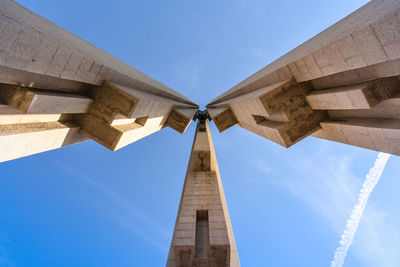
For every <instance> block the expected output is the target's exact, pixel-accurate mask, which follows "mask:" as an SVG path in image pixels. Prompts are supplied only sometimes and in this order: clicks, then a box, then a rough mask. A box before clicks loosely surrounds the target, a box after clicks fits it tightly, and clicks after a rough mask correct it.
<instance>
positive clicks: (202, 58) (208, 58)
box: [0, 0, 400, 267]
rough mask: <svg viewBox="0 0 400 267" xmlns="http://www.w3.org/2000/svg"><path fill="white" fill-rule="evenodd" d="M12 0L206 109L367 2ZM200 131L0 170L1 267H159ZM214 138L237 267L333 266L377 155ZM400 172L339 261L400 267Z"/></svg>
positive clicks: (388, 178) (389, 178)
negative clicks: (210, 103)
mask: <svg viewBox="0 0 400 267" xmlns="http://www.w3.org/2000/svg"><path fill="white" fill-rule="evenodd" d="M18 2H19V3H21V4H22V5H24V6H26V7H28V8H29V9H31V10H33V11H34V12H36V13H38V14H40V15H41V16H43V17H45V18H47V19H49V20H50V21H52V22H54V23H56V24H57V25H59V26H61V27H63V28H65V29H67V30H69V31H70V32H72V33H74V34H76V35H78V36H80V37H81V38H83V39H85V40H87V41H89V42H91V43H92V44H94V45H96V46H98V47H100V48H101V49H103V50H105V51H107V52H108V53H110V54H112V55H113V56H116V57H117V58H119V59H121V60H123V61H125V62H127V63H128V64H130V65H132V66H134V67H135V68H137V69H139V70H141V71H143V72H145V73H146V74H148V75H150V76H152V77H153V78H155V79H157V80H159V81H161V82H163V83H165V84H166V85H168V86H170V87H172V88H174V89H176V90H178V91H179V92H181V93H183V94H185V95H186V96H188V97H190V98H191V99H193V100H194V101H196V102H197V103H198V104H200V105H201V106H202V107H204V106H205V105H206V104H207V103H208V102H209V101H210V100H211V99H213V98H214V97H216V96H217V95H219V94H221V93H223V92H224V91H226V90H227V89H229V88H231V87H232V86H234V85H235V84H237V83H238V82H240V81H242V80H243V79H244V78H246V77H247V76H249V75H251V74H252V73H254V72H256V71H257V70H259V69H260V68H262V67H263V66H265V65H266V64H268V63H270V62H272V61H273V60H275V59H277V58H278V57H280V56H281V55H283V54H285V53H286V52H288V51H290V50H291V49H293V48H295V47H296V46H298V45H300V44H301V43H303V42H304V41H306V40H308V39H309V38H311V37H312V36H314V35H315V34H317V33H318V32H320V31H322V30H324V29H325V28H327V27H328V26H330V25H331V24H333V23H335V22H337V21H338V20H340V19H341V18H343V17H344V16H346V15H348V14H350V13H351V12H353V11H354V10H356V9H357V8H359V7H360V6H362V5H363V4H365V3H366V2H367V1H361V0H353V1H347V0H326V1H321V0H309V1H304V0H291V1H289V0H281V1H263V0H252V1H250V0H249V1H246V0H231V1H227V0H226V1H222V0H220V1H215V0H203V1H187V0H181V1H178V0H170V1H161V0H158V1H156V0H146V1H128V0H125V1H124V0H113V1H105V0H96V1H94V0H91V1H89V0H85V1H82V0H80V1H77V0H68V1H67V0H57V1H54V0H35V1H29V0H19V1H18ZM194 127H195V125H194V124H191V126H190V127H189V128H188V130H187V132H186V133H185V134H184V135H180V134H178V133H177V132H175V131H173V130H171V129H169V128H168V129H164V130H162V131H160V132H158V133H155V134H153V135H151V136H149V137H147V138H145V139H142V140H139V141H138V142H136V143H133V144H131V145H129V146H127V147H125V148H123V149H121V150H119V151H117V152H110V151H108V150H107V149H105V148H103V147H102V146H101V145H99V144H97V143H95V142H93V141H89V142H86V143H82V144H78V145H73V146H70V147H66V148H63V149H59V150H56V151H51V152H46V153H41V154H38V155H34V156H30V157H26V158H22V159H18V160H13V161H9V162H5V163H2V164H0V266H164V265H165V262H166V258H167V254H168V253H167V252H168V249H169V244H170V241H171V237H172V231H173V227H174V223H175V216H176V213H177V209H178V204H179V199H180V194H181V190H182V186H183V181H184V176H185V171H186V165H187V162H188V156H189V153H190V148H191V143H192V139H193V135H194ZM212 134H213V138H214V143H215V147H216V153H217V157H218V162H219V165H220V170H221V174H222V182H223V185H224V189H225V193H226V198H227V202H228V207H229V211H230V216H231V220H232V225H233V230H234V234H235V238H236V243H237V247H238V252H239V257H240V259H241V263H242V266H244V267H248V266H250V267H251V266H291V267H292V266H296V267H298V266H307V267H309V266H318V267H319V266H329V265H330V261H331V260H332V258H333V253H334V250H335V248H336V247H337V245H338V241H339V240H340V234H341V232H342V231H343V229H344V228H345V224H346V220H347V219H348V216H349V214H350V212H351V209H352V206H353V205H354V204H355V202H356V199H357V195H358V191H359V189H360V187H361V184H362V182H363V180H364V177H365V175H366V173H367V172H368V170H369V169H370V168H371V167H372V165H373V162H374V160H375V158H376V155H377V153H376V152H374V151H369V150H365V149H361V148H356V147H350V146H347V145H342V144H338V143H333V142H329V141H324V140H319V139H316V138H312V137H309V138H307V139H305V140H303V141H302V142H300V143H298V144H296V145H294V146H293V147H291V148H290V149H288V150H287V149H285V148H282V147H280V146H278V145H276V144H274V143H272V142H270V141H268V140H266V139H263V138H261V137H258V136H256V135H254V134H252V133H250V132H247V131H245V130H244V129H241V128H239V127H233V128H231V129H230V130H228V131H225V132H224V133H222V134H219V133H218V131H217V130H216V128H215V126H214V125H212ZM399 166H400V159H399V157H396V156H392V157H391V159H390V160H389V162H388V165H387V168H386V170H385V172H384V174H383V177H382V180H381V181H380V182H379V184H378V185H377V187H376V189H375V191H374V192H373V193H372V195H371V198H370V201H369V202H368V205H367V208H366V211H365V214H364V217H363V218H362V221H361V224H360V228H359V230H358V232H357V234H356V236H355V241H354V244H353V245H352V247H351V248H350V250H349V254H348V256H347V258H346V262H345V266H377V267H378V266H379V267H382V266H386V267H391V266H400V253H399V251H400V230H399V227H400V211H399V208H398V207H399V206H398V203H400V196H399V194H398V191H399V188H400V187H399V186H400V179H399Z"/></svg>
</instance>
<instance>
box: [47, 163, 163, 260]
mask: <svg viewBox="0 0 400 267" xmlns="http://www.w3.org/2000/svg"><path fill="white" fill-rule="evenodd" d="M51 160H52V161H53V163H54V164H55V165H57V167H59V168H60V169H62V170H63V171H64V172H66V173H68V174H69V176H70V177H74V178H77V179H79V180H80V181H83V182H85V183H87V184H88V185H90V186H91V187H93V188H95V189H96V190H97V191H98V192H100V193H101V194H102V195H104V196H106V197H107V198H108V200H111V201H107V202H108V203H110V204H109V205H112V206H113V207H110V209H108V213H109V214H110V215H112V217H113V219H114V220H115V221H116V222H117V223H118V224H119V225H120V226H121V227H123V228H124V229H127V230H128V231H129V232H131V233H132V234H134V235H136V236H140V237H141V238H143V239H144V240H146V241H147V242H148V243H149V244H151V245H153V246H155V247H157V248H159V249H160V250H162V251H163V252H165V251H168V248H166V247H165V246H163V245H162V244H161V243H160V242H159V240H162V239H169V238H170V235H169V231H167V230H166V229H165V228H164V227H162V226H161V225H160V224H159V223H158V222H157V221H156V220H154V219H153V218H151V217H149V216H147V215H146V214H144V213H143V212H142V211H141V210H140V209H138V208H137V207H135V206H134V205H132V203H131V202H129V201H128V200H126V199H124V198H123V197H121V196H120V195H119V194H117V193H116V192H115V191H113V190H112V189H110V188H108V187H106V186H104V185H103V184H101V183H99V182H98V181H96V180H94V179H92V178H90V177H89V176H88V175H85V174H82V173H80V172H76V171H74V170H73V168H70V167H68V166H65V164H64V163H63V162H60V161H58V160H56V159H51ZM115 206H117V209H116V208H115ZM135 222H141V223H142V224H145V225H147V227H150V228H151V229H152V233H145V232H144V229H143V228H141V227H139V226H138V224H137V223H135Z"/></svg>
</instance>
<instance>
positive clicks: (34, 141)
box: [0, 122, 87, 162]
mask: <svg viewBox="0 0 400 267" xmlns="http://www.w3.org/2000/svg"><path fill="white" fill-rule="evenodd" d="M86 140H87V138H85V137H84V136H82V135H80V134H79V126H77V125H74V124H70V123H61V122H47V123H21V124H8V125H1V127H0V162H3V161H7V160H12V159H16V158H21V157H26V156H29V155H33V154H36V153H40V152H44V151H48V150H52V149H56V148H60V147H63V146H67V145H71V144H75V143H78V142H82V141H86Z"/></svg>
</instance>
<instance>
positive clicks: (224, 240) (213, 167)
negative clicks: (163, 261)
mask: <svg viewBox="0 0 400 267" xmlns="http://www.w3.org/2000/svg"><path fill="white" fill-rule="evenodd" d="M202 123H203V124H205V125H200V124H202ZM202 126H203V127H202ZM204 126H205V127H204ZM175 266H176V267H186V266H191V267H192V266H202V267H211V266H212V267H214V266H215V267H217V266H218V267H222V266H240V263H239V258H238V254H237V250H236V245H235V240H234V237H233V231H232V226H231V222H230V219H229V214H228V209H227V206H226V201H225V196H224V192H223V188H222V184H221V178H220V174H219V170H218V165H217V161H216V157H215V151H214V146H213V144H212V140H211V135H210V131H209V125H208V123H207V122H206V121H201V120H199V123H198V126H197V130H196V136H195V139H194V142H193V147H192V153H191V155H190V160H189V166H188V170H187V174H186V179H185V184H184V188H183V192H182V197H181V202H180V205H179V211H178V216H177V219H176V224H175V229H174V234H173V237H172V242H171V247H170V252H169V255H168V261H167V267H175Z"/></svg>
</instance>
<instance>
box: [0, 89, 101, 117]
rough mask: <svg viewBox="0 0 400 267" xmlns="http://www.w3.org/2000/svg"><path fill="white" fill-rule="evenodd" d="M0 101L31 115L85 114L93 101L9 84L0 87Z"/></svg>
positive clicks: (82, 97)
mask: <svg viewBox="0 0 400 267" xmlns="http://www.w3.org/2000/svg"><path fill="white" fill-rule="evenodd" d="M0 99H1V100H2V101H3V102H5V103H7V104H8V105H9V106H11V107H13V108H15V109H18V110H20V111H21V112H23V113H30V114H61V113H85V112H87V110H88V108H89V106H90V104H91V103H92V101H93V100H92V99H91V98H89V97H85V96H80V95H74V94H66V93H59V92H49V91H37V90H31V89H29V88H26V87H20V86H16V85H7V84H3V85H1V86H0Z"/></svg>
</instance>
